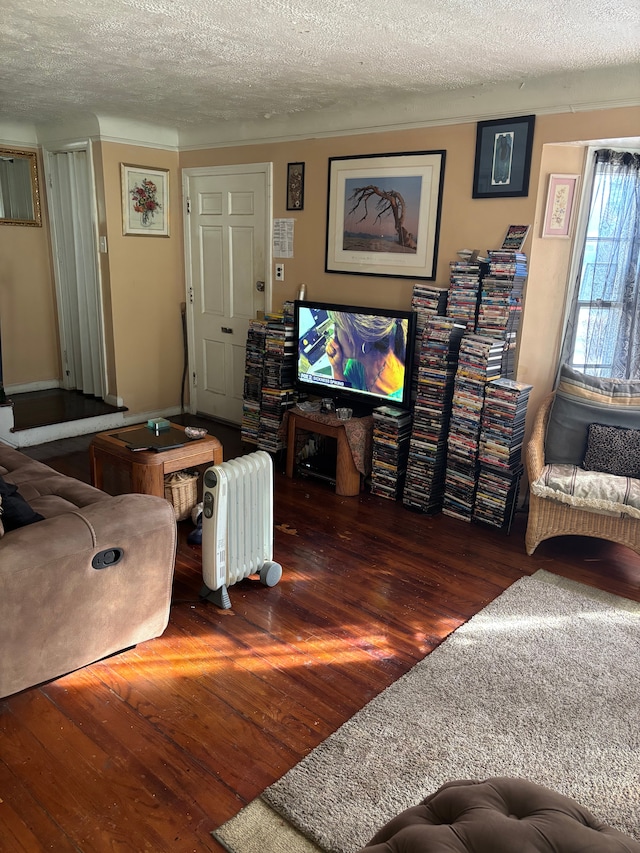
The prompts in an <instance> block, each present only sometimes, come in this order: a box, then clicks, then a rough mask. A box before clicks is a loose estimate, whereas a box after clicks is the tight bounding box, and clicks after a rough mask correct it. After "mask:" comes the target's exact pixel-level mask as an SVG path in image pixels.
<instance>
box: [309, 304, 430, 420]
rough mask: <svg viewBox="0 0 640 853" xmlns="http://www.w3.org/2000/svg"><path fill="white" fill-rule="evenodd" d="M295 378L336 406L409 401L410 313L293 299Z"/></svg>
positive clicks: (411, 350) (311, 391)
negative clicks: (296, 349)
mask: <svg viewBox="0 0 640 853" xmlns="http://www.w3.org/2000/svg"><path fill="white" fill-rule="evenodd" d="M295 325H296V338H297V342H298V355H297V370H296V382H297V385H298V387H299V388H300V389H301V390H304V391H306V392H307V393H310V394H317V395H318V396H320V397H333V398H334V399H337V400H338V402H339V404H341V405H344V406H351V407H353V406H354V403H357V402H359V403H367V404H369V406H370V408H374V407H375V406H379V405H381V404H383V403H388V404H390V405H396V406H400V407H402V408H406V407H408V406H409V405H410V401H411V360H412V355H413V337H414V326H415V315H414V313H413V312H412V311H399V310H393V309H383V308H364V307H354V306H347V305H337V304H333V303H328V302H296V304H295Z"/></svg>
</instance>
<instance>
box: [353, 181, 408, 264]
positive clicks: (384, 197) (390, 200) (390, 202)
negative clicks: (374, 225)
mask: <svg viewBox="0 0 640 853" xmlns="http://www.w3.org/2000/svg"><path fill="white" fill-rule="evenodd" d="M374 196H376V197H377V201H376V204H375V208H376V210H377V211H378V214H377V216H376V218H375V220H374V222H377V221H378V220H379V219H382V217H383V216H387V215H388V214H390V213H391V214H392V215H393V221H394V225H395V229H396V233H397V235H398V243H399V245H400V246H404V247H405V248H407V249H415V248H416V240H415V237H414V235H413V234H411V232H409V231H407V229H406V228H405V227H404V217H405V211H406V204H405V201H404V199H403V197H402V196H401V195H400V193H399V192H397V191H396V190H381V189H380V188H379V187H376V186H374V185H373V184H369V186H367V187H356V188H355V189H354V191H353V192H352V193H351V195H350V196H349V200H350V201H351V200H353V207H352V208H351V210H350V211H349V215H351V214H352V213H354V212H355V211H356V210H357V209H358V208H359V207H360V205H362V206H363V208H364V216H363V217H362V218H361V219H359V220H358V222H364V220H365V219H366V218H367V217H368V215H369V200H370V199H372V198H373V197H374Z"/></svg>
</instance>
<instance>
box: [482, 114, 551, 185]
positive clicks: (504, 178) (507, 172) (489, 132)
mask: <svg viewBox="0 0 640 853" xmlns="http://www.w3.org/2000/svg"><path fill="white" fill-rule="evenodd" d="M535 119H536V117H535V116H520V117H518V118H504V119H494V120H492V121H479V122H478V126H477V130H476V159H475V167H474V172H473V198H517V197H518V196H526V195H528V194H529V172H530V171H531V152H532V150H533V128H534V124H535Z"/></svg>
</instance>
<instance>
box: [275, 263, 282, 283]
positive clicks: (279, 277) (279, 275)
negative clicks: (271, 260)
mask: <svg viewBox="0 0 640 853" xmlns="http://www.w3.org/2000/svg"><path fill="white" fill-rule="evenodd" d="M276 281H284V264H276Z"/></svg>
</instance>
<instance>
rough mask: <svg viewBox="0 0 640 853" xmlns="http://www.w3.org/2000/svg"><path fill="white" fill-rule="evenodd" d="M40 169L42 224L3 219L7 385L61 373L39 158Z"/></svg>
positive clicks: (0, 266)
mask: <svg viewBox="0 0 640 853" xmlns="http://www.w3.org/2000/svg"><path fill="white" fill-rule="evenodd" d="M25 150H26V149H25ZM38 170H39V174H40V181H39V184H40V196H41V209H42V227H41V228H38V227H35V226H26V225H3V224H0V332H1V334H2V363H3V372H4V384H5V385H10V384H11V385H23V384H30V383H37V382H42V383H46V382H47V381H48V380H50V379H51V378H52V377H54V378H56V379H57V378H59V377H60V359H59V345H58V331H57V330H58V318H57V309H56V297H55V287H54V281H53V271H52V266H51V250H50V241H49V219H48V217H47V209H46V194H45V187H44V181H43V179H42V161H41V160H40V158H38Z"/></svg>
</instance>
